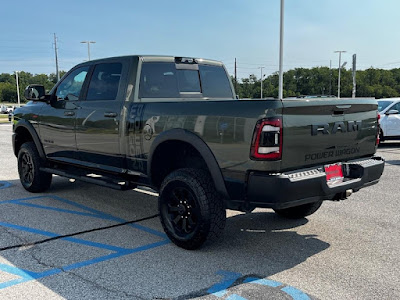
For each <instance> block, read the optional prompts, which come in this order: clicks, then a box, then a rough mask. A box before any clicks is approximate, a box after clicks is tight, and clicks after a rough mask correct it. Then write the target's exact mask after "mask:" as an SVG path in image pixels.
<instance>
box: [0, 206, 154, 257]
mask: <svg viewBox="0 0 400 300" xmlns="http://www.w3.org/2000/svg"><path fill="white" fill-rule="evenodd" d="M158 216H159V215H158V214H156V215H153V216H150V217H145V218H141V219H138V220H132V221H127V222H123V223H119V224H114V225H109V226H104V227H99V228H94V229H88V230H83V231H79V232H74V233H70V234H65V235H59V236H55V237H51V238H47V239H43V240H40V241H36V242H32V243H22V244H19V245H13V246H7V247H2V248H0V252H2V251H6V250H11V249H18V248H21V247H32V246H35V245H39V244H43V243H47V242H51V241H55V240H59V239H62V238H66V237H72V236H76V235H80V234H85V233H89V232H96V231H100V230H105V229H110V228H115V227H121V226H125V225H129V224H133V223H137V222H142V221H147V220H151V219H154V218H157V217H158Z"/></svg>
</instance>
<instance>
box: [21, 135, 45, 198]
mask: <svg viewBox="0 0 400 300" xmlns="http://www.w3.org/2000/svg"><path fill="white" fill-rule="evenodd" d="M42 165H43V161H42V159H41V158H40V156H39V153H38V151H37V149H36V145H35V144H34V143H33V142H27V143H24V144H23V145H22V146H21V149H20V150H19V152H18V173H19V178H20V181H21V184H22V186H23V187H24V188H25V189H26V190H27V191H29V192H32V193H40V192H44V191H45V190H47V189H48V188H49V187H50V184H51V179H52V174H49V173H46V172H43V171H40V167H41V166H42Z"/></svg>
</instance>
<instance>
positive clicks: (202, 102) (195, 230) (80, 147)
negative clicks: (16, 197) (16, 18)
mask: <svg viewBox="0 0 400 300" xmlns="http://www.w3.org/2000/svg"><path fill="white" fill-rule="evenodd" d="M25 97H26V98H27V99H28V100H31V101H30V102H29V103H28V104H27V105H25V106H24V107H23V108H19V109H17V110H16V111H15V115H14V121H13V131H14V134H13V148H14V154H15V155H16V156H17V157H18V171H19V176H20V180H21V183H22V186H23V187H24V188H25V189H26V190H28V191H30V192H43V191H45V190H46V189H48V188H49V187H50V184H51V180H52V175H53V174H56V175H59V176H65V177H67V178H74V179H80V180H84V181H87V182H91V183H95V184H100V185H103V186H108V187H111V188H116V189H120V190H130V189H132V188H135V187H136V186H138V185H139V186H148V187H150V188H152V189H154V190H155V191H157V192H158V193H159V197H158V209H159V214H160V219H161V224H162V226H163V228H164V230H165V232H166V234H167V235H168V237H169V238H170V239H171V241H173V242H174V243H175V244H176V245H178V246H180V247H182V248H185V249H196V248H198V247H200V246H201V245H203V243H204V242H206V241H209V240H215V239H217V238H218V236H220V234H221V232H222V231H223V228H224V226H225V222H226V209H232V210H238V211H243V212H251V211H252V210H254V209H255V208H257V207H263V208H272V209H273V210H274V211H275V212H276V213H277V214H278V215H280V216H283V217H287V218H304V217H305V216H308V215H311V214H312V213H314V212H315V211H317V209H318V208H319V207H320V206H321V204H322V202H323V201H324V200H341V199H345V198H346V197H348V196H350V194H352V193H353V192H357V191H358V190H360V189H361V188H364V187H366V186H370V185H372V184H375V183H377V182H378V181H379V179H380V177H381V174H382V172H383V168H384V160H383V159H382V158H380V157H377V156H374V154H375V152H376V147H377V145H378V142H379V140H378V139H379V134H378V133H379V124H378V112H377V102H376V101H375V100H374V99H334V98H332V99H331V98H329V99H318V98H310V99H301V100H276V99H275V100H274V99H270V100H255V99H254V100H239V99H237V97H236V95H235V91H234V88H233V85H232V83H231V80H230V77H229V76H228V73H227V71H226V69H225V67H224V66H223V64H222V63H221V62H218V61H213V60H207V59H195V58H185V57H169V56H126V57H115V58H107V59H101V60H93V61H88V62H84V63H82V64H79V65H77V66H76V67H74V68H73V69H72V70H70V71H69V72H68V73H67V74H65V75H64V76H63V78H62V79H61V80H60V81H59V82H58V83H57V84H56V85H55V86H54V88H53V89H52V90H51V91H50V92H49V93H48V94H45V90H44V87H43V86H40V85H30V86H28V87H27V89H26V90H25Z"/></svg>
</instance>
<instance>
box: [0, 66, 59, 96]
mask: <svg viewBox="0 0 400 300" xmlns="http://www.w3.org/2000/svg"><path fill="white" fill-rule="evenodd" d="M64 74H65V72H64V71H61V72H60V76H62V75H64ZM56 82H57V78H56V76H55V74H50V75H46V74H35V75H32V74H31V73H27V72H18V83H19V94H20V100H21V102H25V101H26V100H25V98H24V90H25V88H26V87H27V86H28V85H30V84H42V85H44V87H45V89H46V91H50V90H51V89H52V87H53V86H54V84H55V83H56ZM17 99H18V97H17V83H16V78H15V74H7V73H2V74H0V102H10V103H16V102H17V101H18V100H17Z"/></svg>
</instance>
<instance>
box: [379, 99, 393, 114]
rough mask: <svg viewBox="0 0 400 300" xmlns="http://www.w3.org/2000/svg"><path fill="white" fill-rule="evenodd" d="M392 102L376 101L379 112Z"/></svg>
mask: <svg viewBox="0 0 400 300" xmlns="http://www.w3.org/2000/svg"><path fill="white" fill-rule="evenodd" d="M392 103H393V101H378V111H379V112H381V111H382V110H384V109H385V108H386V107H388V106H389V105H390V104H392Z"/></svg>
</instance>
